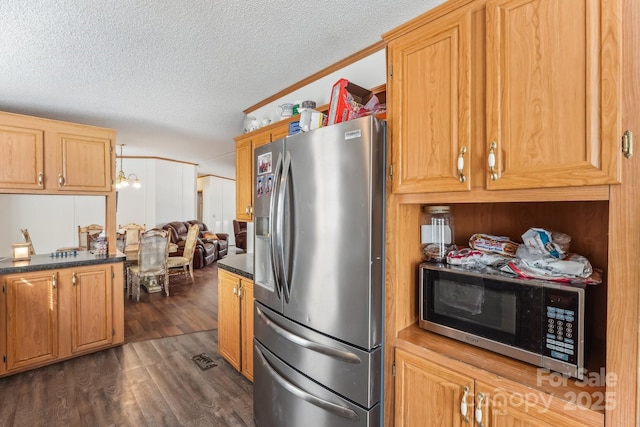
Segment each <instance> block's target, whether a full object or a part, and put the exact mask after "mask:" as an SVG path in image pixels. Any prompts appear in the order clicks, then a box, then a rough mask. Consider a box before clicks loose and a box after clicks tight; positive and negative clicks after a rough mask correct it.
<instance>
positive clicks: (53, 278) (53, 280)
mask: <svg viewBox="0 0 640 427" xmlns="http://www.w3.org/2000/svg"><path fill="white" fill-rule="evenodd" d="M51 287H52V288H53V289H55V288H57V287H58V279H57V278H56V275H55V274H54V275H53V276H51Z"/></svg>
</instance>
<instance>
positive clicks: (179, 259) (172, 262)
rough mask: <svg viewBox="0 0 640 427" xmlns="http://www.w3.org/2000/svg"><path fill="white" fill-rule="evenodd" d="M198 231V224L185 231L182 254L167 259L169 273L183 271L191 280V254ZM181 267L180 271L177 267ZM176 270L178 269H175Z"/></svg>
mask: <svg viewBox="0 0 640 427" xmlns="http://www.w3.org/2000/svg"><path fill="white" fill-rule="evenodd" d="M199 231H200V229H199V227H198V224H193V225H191V226H190V227H189V230H188V231H187V237H186V239H185V242H184V251H183V252H182V256H172V257H169V258H168V259H167V269H168V270H169V274H179V273H184V275H185V277H186V276H187V275H190V276H191V281H192V282H193V255H194V253H195V251H196V241H197V240H198V232H199ZM180 268H182V271H179V270H178V269H180ZM177 270H178V271H177ZM166 287H167V295H169V284H168V283H167V285H166Z"/></svg>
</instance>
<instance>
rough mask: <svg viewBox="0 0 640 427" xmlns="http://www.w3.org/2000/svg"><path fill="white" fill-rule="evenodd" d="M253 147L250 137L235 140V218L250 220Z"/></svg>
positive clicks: (251, 217)
mask: <svg viewBox="0 0 640 427" xmlns="http://www.w3.org/2000/svg"><path fill="white" fill-rule="evenodd" d="M252 171H253V148H252V146H251V138H244V139H238V140H237V141H236V218H237V219H238V220H241V221H252V220H253V216H252V215H251V209H252V207H253V173H252Z"/></svg>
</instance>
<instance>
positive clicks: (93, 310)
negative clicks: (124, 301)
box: [70, 266, 113, 353]
mask: <svg viewBox="0 0 640 427" xmlns="http://www.w3.org/2000/svg"><path fill="white" fill-rule="evenodd" d="M70 280H71V291H72V293H73V298H72V304H73V306H72V308H71V336H72V338H71V347H72V349H71V351H72V352H73V353H77V352H81V351H85V350H90V349H93V348H96V347H104V346H108V345H110V344H111V341H112V340H111V338H112V336H113V334H112V331H113V324H112V321H111V314H112V304H111V267H109V266H106V267H105V266H95V267H85V268H75V269H73V271H72V272H71V278H70Z"/></svg>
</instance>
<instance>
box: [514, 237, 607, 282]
mask: <svg viewBox="0 0 640 427" xmlns="http://www.w3.org/2000/svg"><path fill="white" fill-rule="evenodd" d="M501 270H502V271H504V272H507V273H511V274H516V275H518V276H520V277H524V278H534V279H543V280H553V281H559V282H567V283H584V284H597V283H601V282H602V274H601V272H600V271H599V270H597V271H594V269H593V267H592V266H591V263H590V262H589V260H588V259H587V258H585V257H584V256H582V255H578V254H573V253H570V254H567V255H566V256H565V258H564V259H557V258H554V257H552V256H540V252H539V251H537V250H535V249H531V248H530V247H528V246H526V245H520V247H519V248H518V250H517V252H516V258H514V259H513V260H511V261H510V262H509V263H508V264H506V265H504V266H502V267H501Z"/></svg>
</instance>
